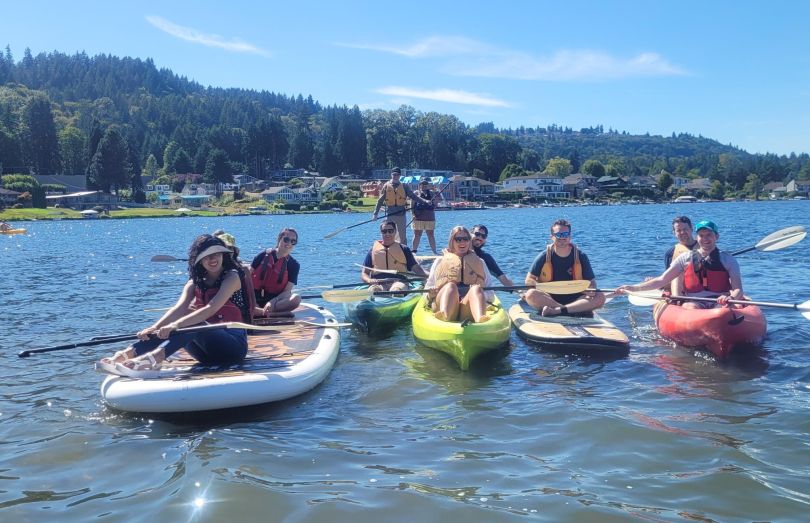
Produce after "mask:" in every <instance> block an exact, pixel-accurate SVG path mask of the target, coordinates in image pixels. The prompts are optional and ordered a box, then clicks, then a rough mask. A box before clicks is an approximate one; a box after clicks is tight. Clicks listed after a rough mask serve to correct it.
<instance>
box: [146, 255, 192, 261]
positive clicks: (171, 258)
mask: <svg viewBox="0 0 810 523" xmlns="http://www.w3.org/2000/svg"><path fill="white" fill-rule="evenodd" d="M151 261H153V262H174V261H188V258H175V257H174V256H169V255H168V254H156V255H154V256H152V260H151Z"/></svg>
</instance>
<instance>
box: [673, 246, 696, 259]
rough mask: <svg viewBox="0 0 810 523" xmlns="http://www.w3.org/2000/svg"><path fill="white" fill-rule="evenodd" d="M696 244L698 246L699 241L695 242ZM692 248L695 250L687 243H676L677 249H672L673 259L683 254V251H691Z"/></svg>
mask: <svg viewBox="0 0 810 523" xmlns="http://www.w3.org/2000/svg"><path fill="white" fill-rule="evenodd" d="M695 246H697V242H695ZM692 250H693V249H690V248H689V247H687V246H686V245H684V244H682V243H681V242H678V243H677V244H676V245H675V250H674V251H672V259H673V260H674V259H675V258H677V257H678V256H680V255H681V254H683V253H685V252H691V251H692Z"/></svg>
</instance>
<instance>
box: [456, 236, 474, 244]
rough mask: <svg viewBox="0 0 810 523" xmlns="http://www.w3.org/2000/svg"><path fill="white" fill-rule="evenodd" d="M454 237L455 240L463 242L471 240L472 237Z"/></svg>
mask: <svg viewBox="0 0 810 523" xmlns="http://www.w3.org/2000/svg"><path fill="white" fill-rule="evenodd" d="M453 239H454V240H455V241H457V242H458V243H461V242H468V241H470V237H469V236H454V237H453Z"/></svg>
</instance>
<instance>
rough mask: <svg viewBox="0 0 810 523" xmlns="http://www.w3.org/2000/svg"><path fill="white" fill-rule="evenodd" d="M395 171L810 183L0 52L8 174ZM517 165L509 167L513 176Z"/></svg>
mask: <svg viewBox="0 0 810 523" xmlns="http://www.w3.org/2000/svg"><path fill="white" fill-rule="evenodd" d="M394 165H399V166H402V167H406V168H407V167H412V168H417V167H418V168H427V169H441V170H453V171H466V172H470V173H473V174H474V175H475V176H478V177H480V178H484V179H487V180H490V181H498V180H499V179H502V178H503V177H506V176H512V175H516V174H522V173H527V172H545V173H547V174H552V175H561V176H564V175H566V174H569V173H571V172H582V171H583V169H585V168H587V171H586V172H596V173H604V174H608V175H616V176H624V177H627V176H634V175H653V176H656V177H659V175H661V174H662V173H667V174H669V175H671V176H683V177H687V178H697V177H708V178H710V179H711V180H712V181H713V182H717V183H718V184H719V185H720V186H721V187H722V188H724V189H727V190H734V191H740V190H743V189H744V188H745V186H746V183H748V182H750V180H749V177H750V176H751V175H756V176H757V179H758V180H759V182H760V183H768V182H771V181H782V182H784V181H787V180H789V179H792V178H795V179H802V180H805V179H810V157H808V155H807V154H806V153H803V154H799V155H797V154H791V155H789V156H785V155H781V156H779V155H774V154H749V153H747V152H745V151H743V150H741V149H739V148H736V147H733V146H731V145H723V144H720V143H719V142H717V141H715V140H711V139H708V138H704V137H702V136H692V135H688V134H678V135H676V134H672V135H671V136H668V137H662V136H650V135H649V134H647V135H630V134H627V133H624V132H618V131H615V130H613V129H608V130H607V131H605V129H604V128H603V127H602V126H601V125H598V126H594V127H590V128H584V129H580V130H578V131H575V130H573V129H571V128H567V127H560V126H557V125H549V126H548V127H529V128H526V127H520V128H517V129H498V128H496V127H495V126H494V125H493V124H492V123H489V122H484V123H481V124H478V125H476V126H469V125H467V124H465V123H463V122H461V121H460V120H459V119H458V118H457V117H455V116H453V115H448V114H440V113H436V112H428V113H423V112H420V111H418V110H416V109H414V108H413V107H409V106H402V107H400V108H398V109H396V110H391V111H388V110H381V109H375V110H366V111H361V110H360V109H359V108H358V107H357V106H353V107H348V106H322V105H321V104H320V103H318V102H317V101H315V100H313V99H312V97H311V96H307V97H304V96H303V95H301V94H298V95H296V96H292V95H289V96H288V95H284V94H277V93H273V92H269V91H256V90H250V89H235V88H215V87H203V86H201V85H200V84H198V83H196V82H194V81H191V80H189V79H187V78H184V77H182V76H178V75H176V74H174V73H173V72H172V71H170V70H168V69H163V68H161V69H159V68H157V67H156V66H155V64H154V62H153V61H152V60H151V59H146V60H141V59H137V58H128V57H125V58H119V57H115V56H111V55H104V54H102V55H97V56H93V57H90V56H87V55H86V54H84V53H76V54H73V55H68V54H64V53H60V52H51V53H40V54H38V55H36V56H33V55H32V53H31V52H30V50H28V49H26V50H25V52H24V54H23V57H22V59H20V60H19V61H16V60H15V59H14V57H13V55H12V52H11V49H10V48H9V47H8V46H7V47H6V49H5V52H4V53H0V166H1V167H2V171H3V172H5V173H10V172H19V173H28V172H33V173H36V174H86V175H87V176H88V185H90V186H91V187H92V188H97V189H101V190H104V191H112V190H120V189H129V190H131V191H132V194H133V197H134V198H136V199H140V198H142V197H143V195H142V181H141V177H142V176H143V175H149V176H150V177H154V178H156V179H161V178H163V177H165V179H166V180H174V179H175V178H173V177H174V176H175V175H177V174H187V173H197V174H201V175H202V177H203V179H204V180H205V181H231V179H232V176H233V175H234V174H241V173H246V174H250V175H252V176H255V177H257V178H260V179H266V178H268V177H269V175H270V172H272V171H273V170H277V169H282V168H305V169H309V170H313V171H317V172H319V173H321V174H322V175H325V176H334V175H338V174H341V173H347V174H354V175H360V176H362V175H364V174H367V173H368V172H369V170H371V169H374V168H389V167H392V166H394ZM507 166H510V167H509V169H506V168H507Z"/></svg>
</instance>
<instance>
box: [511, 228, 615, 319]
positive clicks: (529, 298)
mask: <svg viewBox="0 0 810 523" xmlns="http://www.w3.org/2000/svg"><path fill="white" fill-rule="evenodd" d="M571 280H590V282H591V288H593V289H595V288H596V277H595V276H594V274H593V269H592V268H591V262H590V261H589V260H588V256H587V255H586V254H585V253H584V252H582V251H580V250H579V249H578V248H577V247H576V246H575V245H574V244H573V243H571V224H570V223H568V221H566V220H557V221H556V222H554V224H552V226H551V244H550V245H548V246H547V247H546V250H545V252H543V253H541V254H540V255H539V256H537V258H535V260H534V263H532V266H531V268H530V269H529V273H528V274H526V285H536V284H537V283H546V282H552V281H571ZM523 299H524V300H525V301H526V303H528V304H529V305H530V306H532V307H534V308H535V309H537V310H539V311H540V313H541V314H542V315H543V316H557V315H560V314H567V315H574V314H576V315H581V314H586V313H590V312H591V311H593V310H594V309H598V308H599V307H601V306H602V305H604V304H605V295H604V294H603V293H601V292H584V293H578V294H547V293H545V292H541V291H538V290H537V289H530V290H529V291H528V292H526V294H525V295H524V296H523Z"/></svg>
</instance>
